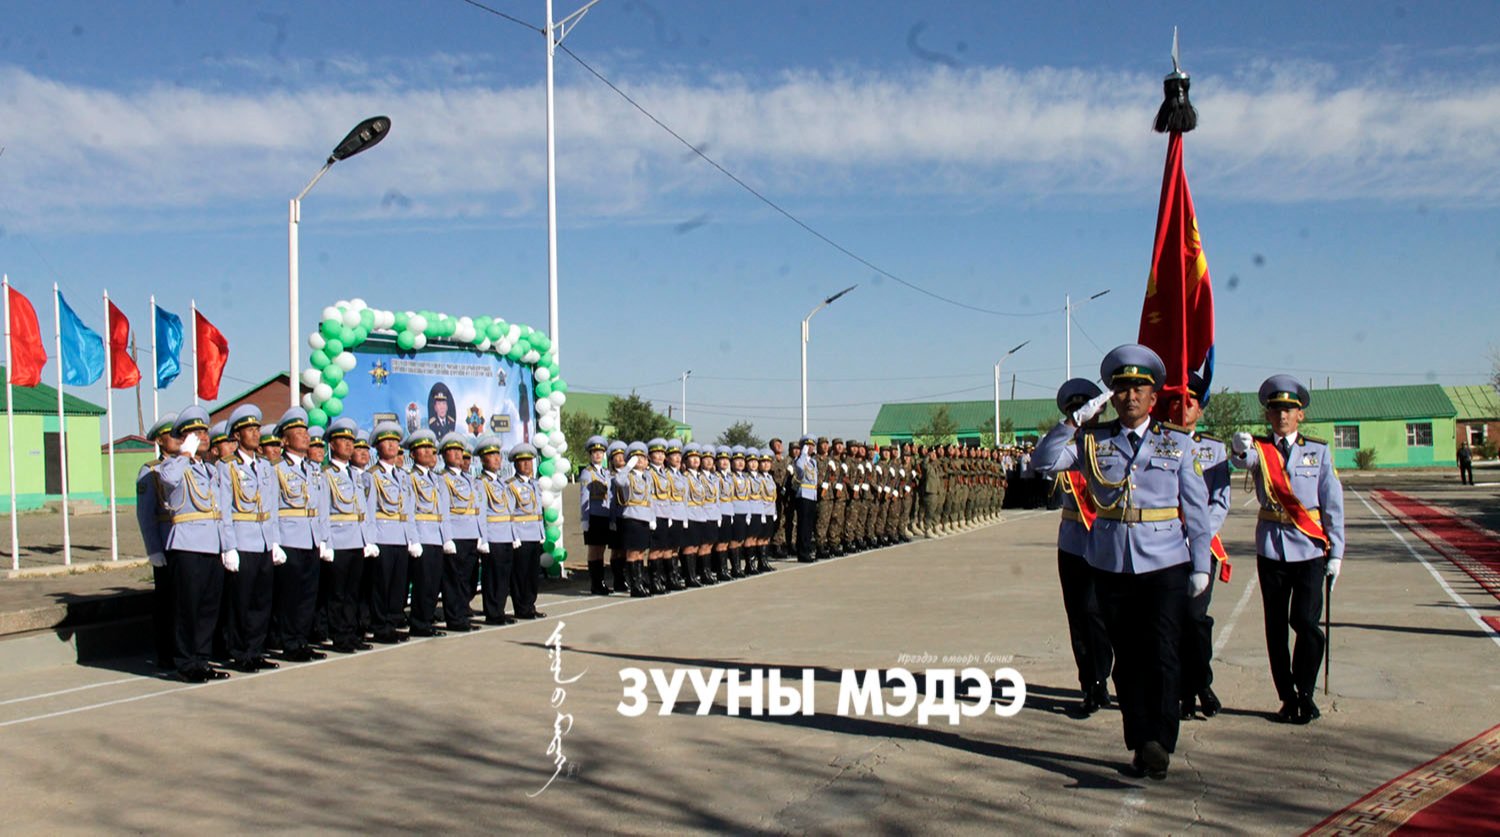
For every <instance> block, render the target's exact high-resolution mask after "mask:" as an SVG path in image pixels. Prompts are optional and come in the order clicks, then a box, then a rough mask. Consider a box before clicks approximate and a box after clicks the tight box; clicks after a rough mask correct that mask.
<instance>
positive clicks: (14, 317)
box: [5, 283, 47, 387]
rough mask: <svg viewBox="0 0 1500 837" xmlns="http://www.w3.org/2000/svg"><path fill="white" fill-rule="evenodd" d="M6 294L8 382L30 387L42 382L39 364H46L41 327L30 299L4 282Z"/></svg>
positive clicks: (41, 365)
mask: <svg viewBox="0 0 1500 837" xmlns="http://www.w3.org/2000/svg"><path fill="white" fill-rule="evenodd" d="M5 289H6V291H8V292H9V293H8V296H7V297H6V304H7V307H8V308H9V309H10V323H9V326H10V382H11V383H12V384H15V385H16V386H18V387H34V386H36V385H37V384H40V383H41V382H42V367H43V366H46V365H47V349H46V346H45V345H44V344H43V343H42V327H41V326H40V325H39V324H38V323H37V320H36V309H35V308H32V307H31V300H29V299H27V298H26V297H24V296H22V295H21V292H20V291H18V290H16V289H15V288H12V287H11V286H10V285H9V284H8V283H7V284H6V286H5Z"/></svg>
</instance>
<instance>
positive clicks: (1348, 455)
mask: <svg viewBox="0 0 1500 837" xmlns="http://www.w3.org/2000/svg"><path fill="white" fill-rule="evenodd" d="M1410 421H1412V422H1423V421H1426V422H1430V423H1431V424H1432V446H1431V447H1426V446H1422V447H1409V446H1407V444H1406V425H1407V422H1408V420H1407V419H1396V420H1391V421H1359V422H1348V421H1340V422H1332V423H1323V422H1308V423H1306V424H1304V425H1302V431H1303V432H1304V433H1306V434H1308V435H1310V436H1317V437H1319V438H1322V439H1327V440H1328V442H1329V444H1332V443H1333V440H1334V431H1333V428H1334V427H1335V426H1340V427H1342V426H1347V425H1351V424H1353V425H1358V426H1359V446H1360V447H1361V448H1374V449H1375V467H1377V468H1423V467H1434V466H1438V467H1441V466H1445V465H1447V466H1453V467H1457V466H1458V461H1457V460H1456V459H1455V458H1454V456H1455V454H1454V451H1456V450H1457V445H1456V443H1455V442H1454V428H1455V426H1456V425H1455V423H1454V421H1453V419H1452V418H1435V419H1412V420H1410ZM1333 464H1334V466H1335V467H1338V468H1345V469H1350V468H1354V467H1355V465H1354V450H1353V449H1351V448H1335V449H1334V452H1333Z"/></svg>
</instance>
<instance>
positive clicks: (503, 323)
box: [495, 319, 510, 337]
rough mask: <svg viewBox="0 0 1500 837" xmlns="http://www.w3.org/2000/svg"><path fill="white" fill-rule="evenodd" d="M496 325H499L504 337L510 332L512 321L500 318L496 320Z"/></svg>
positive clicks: (501, 334)
mask: <svg viewBox="0 0 1500 837" xmlns="http://www.w3.org/2000/svg"><path fill="white" fill-rule="evenodd" d="M495 325H497V326H499V327H500V336H501V337H504V336H505V335H506V334H508V333H509V332H510V323H507V322H506V321H504V320H499V319H497V320H495Z"/></svg>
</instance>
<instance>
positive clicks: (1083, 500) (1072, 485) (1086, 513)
mask: <svg viewBox="0 0 1500 837" xmlns="http://www.w3.org/2000/svg"><path fill="white" fill-rule="evenodd" d="M1062 487H1063V491H1065V492H1067V493H1069V494H1071V495H1073V499H1074V500H1076V501H1078V522H1080V523H1082V524H1083V528H1084V529H1085V530H1087V531H1093V529H1094V520H1095V519H1097V518H1098V517H1099V509H1098V508H1096V507H1095V506H1094V495H1093V494H1091V493H1089V485H1088V480H1086V479H1084V478H1083V474H1081V473H1079V472H1077V471H1064V472H1063V473H1062Z"/></svg>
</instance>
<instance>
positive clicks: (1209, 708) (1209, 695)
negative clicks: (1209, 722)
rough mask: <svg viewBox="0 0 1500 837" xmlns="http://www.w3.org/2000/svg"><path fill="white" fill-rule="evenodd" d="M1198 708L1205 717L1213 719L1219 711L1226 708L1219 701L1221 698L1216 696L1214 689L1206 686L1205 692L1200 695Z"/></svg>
mask: <svg viewBox="0 0 1500 837" xmlns="http://www.w3.org/2000/svg"><path fill="white" fill-rule="evenodd" d="M1198 707H1199V709H1200V710H1201V711H1202V712H1203V717H1205V718H1212V717H1213V716H1215V715H1217V714H1219V710H1220V709H1223V708H1224V704H1223V703H1222V702H1221V701H1220V700H1219V696H1218V695H1216V694H1214V690H1213V689H1210V688H1208V687H1207V686H1205V687H1203V691H1201V692H1199V693H1198Z"/></svg>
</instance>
